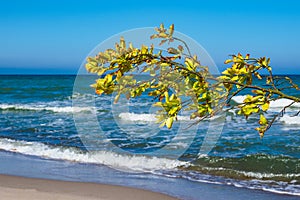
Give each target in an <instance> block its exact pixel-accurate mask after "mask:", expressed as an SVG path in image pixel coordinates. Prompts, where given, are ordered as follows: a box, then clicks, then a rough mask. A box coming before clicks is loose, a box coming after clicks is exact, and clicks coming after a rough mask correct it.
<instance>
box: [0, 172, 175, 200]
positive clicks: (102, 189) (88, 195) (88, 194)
mask: <svg viewBox="0 0 300 200" xmlns="http://www.w3.org/2000/svg"><path fill="white" fill-rule="evenodd" d="M0 180H1V181H0V196H1V199H4V200H15V199H22V200H27V199H28V200H29V199H30V200H39V199H49V200H52V199H53V200H54V199H55V200H69V199H70V200H71V199H72V200H77V199H78V200H80V199H87V200H96V199H98V200H99V199H103V200H104V199H105V200H118V199H123V200H140V199H143V200H154V199H162V200H176V199H177V198H175V197H171V196H168V195H165V194H161V193H157V192H152V191H148V190H143V189H136V188H130V187H124V186H114V185H106V184H100V183H88V182H72V181H57V180H48V179H38V178H25V177H20V176H11V175H2V174H1V175H0Z"/></svg>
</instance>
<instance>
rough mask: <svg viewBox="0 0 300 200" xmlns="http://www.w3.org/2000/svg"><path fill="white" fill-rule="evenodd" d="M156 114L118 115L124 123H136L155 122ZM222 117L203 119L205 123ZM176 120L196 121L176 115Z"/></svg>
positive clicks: (130, 113)
mask: <svg viewBox="0 0 300 200" xmlns="http://www.w3.org/2000/svg"><path fill="white" fill-rule="evenodd" d="M156 116H157V115H156V114H148V113H147V114H145V113H132V112H124V113H120V114H119V117H120V118H121V119H122V120H124V121H133V122H134V121H138V122H156V121H157V118H156ZM221 117H222V116H214V117H211V118H210V119H205V121H207V120H215V119H218V118H221ZM177 120H178V121H187V122H189V121H196V120H197V119H190V116H182V115H178V116H177Z"/></svg>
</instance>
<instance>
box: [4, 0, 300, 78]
mask: <svg viewBox="0 0 300 200" xmlns="http://www.w3.org/2000/svg"><path fill="white" fill-rule="evenodd" d="M298 2H299V1H296V0H295V1H289V0H286V1H273V0H267V1H263V0H261V1H256V0H254V1H213V0H212V1H207V0H206V1H201V0H198V1H188V0H185V1H176V0H173V1H161V0H160V1H154V0H153V1H149V2H148V1H100V0H98V1H89V0H85V1H76V0H73V1H66V0H59V1H55V0H52V1H49V0H43V1H37V0H36V1H34V0H26V1H24V0H12V1H0V36H1V37H0V74H4V73H14V74H16V73H31V74H32V73H37V74H39V73H51V74H52V73H61V74H66V73H74V74H75V73H76V72H77V70H78V68H79V67H80V65H81V63H82V61H83V60H84V59H85V57H86V56H87V54H88V53H89V52H90V51H91V50H92V49H93V48H94V47H95V46H96V45H97V44H99V43H100V42H102V41H104V40H105V39H107V38H108V37H110V36H111V35H114V34H117V33H119V32H122V31H126V30H129V29H133V28H139V27H153V26H157V25H159V24H160V23H161V22H163V23H165V24H171V23H174V24H175V28H176V30H178V31H180V32H182V33H184V34H186V35H188V36H190V37H192V38H193V39H195V40H196V41H197V42H198V43H200V44H201V45H202V46H203V47H204V48H205V49H206V50H207V51H208V53H209V54H210V55H211V56H212V58H213V59H214V61H215V62H216V64H217V66H218V67H219V69H224V65H223V64H222V63H223V61H224V60H225V59H227V57H228V55H229V54H234V53H238V52H241V53H250V54H251V55H253V56H257V57H259V56H267V57H271V63H272V66H273V69H274V72H275V73H278V74H283V73H289V74H293V73H296V74H300V59H299V58H300V51H299V49H300V12H299V10H300V3H298Z"/></svg>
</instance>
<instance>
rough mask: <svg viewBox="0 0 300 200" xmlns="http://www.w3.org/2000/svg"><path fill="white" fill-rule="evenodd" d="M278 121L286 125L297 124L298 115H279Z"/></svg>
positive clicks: (299, 120)
mask: <svg viewBox="0 0 300 200" xmlns="http://www.w3.org/2000/svg"><path fill="white" fill-rule="evenodd" d="M279 121H280V122H282V123H284V124H287V125H299V124H300V116H288V115H284V116H282V117H280V119H279ZM299 128H300V127H299Z"/></svg>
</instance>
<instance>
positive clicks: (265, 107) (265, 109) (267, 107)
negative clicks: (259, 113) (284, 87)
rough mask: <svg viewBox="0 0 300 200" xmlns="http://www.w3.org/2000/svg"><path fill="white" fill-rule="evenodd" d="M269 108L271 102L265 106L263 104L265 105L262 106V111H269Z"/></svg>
mask: <svg viewBox="0 0 300 200" xmlns="http://www.w3.org/2000/svg"><path fill="white" fill-rule="evenodd" d="M269 106H270V102H266V103H265V104H263V105H262V106H261V109H262V110H263V111H267V110H268V109H269Z"/></svg>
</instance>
